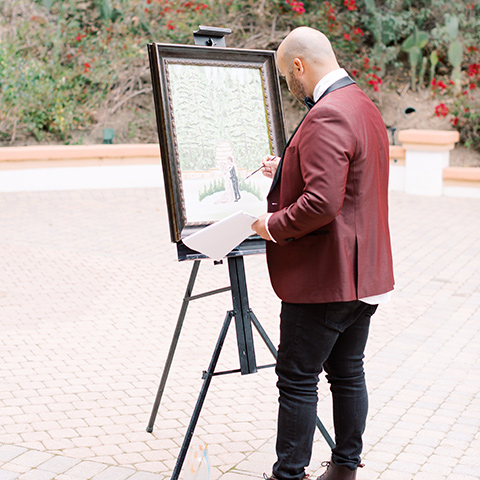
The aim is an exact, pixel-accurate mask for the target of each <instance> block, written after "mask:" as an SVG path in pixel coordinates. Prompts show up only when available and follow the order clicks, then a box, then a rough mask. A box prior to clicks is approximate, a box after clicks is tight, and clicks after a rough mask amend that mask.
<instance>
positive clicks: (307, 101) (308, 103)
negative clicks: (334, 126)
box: [303, 97, 315, 110]
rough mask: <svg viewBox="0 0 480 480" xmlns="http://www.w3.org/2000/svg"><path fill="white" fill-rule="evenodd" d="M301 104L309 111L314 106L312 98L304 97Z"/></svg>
mask: <svg viewBox="0 0 480 480" xmlns="http://www.w3.org/2000/svg"><path fill="white" fill-rule="evenodd" d="M303 103H305V105H306V106H307V108H308V109H309V110H310V109H311V108H312V107H313V106H314V105H315V102H314V101H313V99H312V98H310V97H305V98H304V99H303Z"/></svg>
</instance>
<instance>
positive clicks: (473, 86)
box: [468, 83, 477, 90]
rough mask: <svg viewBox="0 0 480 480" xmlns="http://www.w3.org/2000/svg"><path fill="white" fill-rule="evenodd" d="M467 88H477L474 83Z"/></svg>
mask: <svg viewBox="0 0 480 480" xmlns="http://www.w3.org/2000/svg"><path fill="white" fill-rule="evenodd" d="M468 88H469V89H470V90H474V89H475V88H477V85H476V84H475V83H471V84H470V85H469V86H468Z"/></svg>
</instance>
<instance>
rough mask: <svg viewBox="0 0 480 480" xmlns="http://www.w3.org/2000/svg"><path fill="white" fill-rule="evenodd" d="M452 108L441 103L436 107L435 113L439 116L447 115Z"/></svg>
mask: <svg viewBox="0 0 480 480" xmlns="http://www.w3.org/2000/svg"><path fill="white" fill-rule="evenodd" d="M449 112H450V110H449V109H448V107H447V106H446V105H445V104H444V103H440V105H437V106H436V107H435V115H436V116H437V117H444V118H445V117H446V116H447V115H448V114H449Z"/></svg>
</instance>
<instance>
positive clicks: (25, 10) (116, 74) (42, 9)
mask: <svg viewBox="0 0 480 480" xmlns="http://www.w3.org/2000/svg"><path fill="white" fill-rule="evenodd" d="M432 5H434V8H433V7H432ZM18 11H20V10H19V9H18V1H17V0H3V1H2V2H0V102H1V105H2V108H1V109H0V143H2V142H3V143H11V142H15V141H17V142H18V141H19V140H20V139H26V138H27V137H28V136H32V135H33V136H34V137H35V138H36V139H37V140H38V141H46V140H50V141H54V140H55V139H57V140H62V141H70V138H71V135H72V132H74V131H77V132H78V131H79V130H82V129H87V128H89V126H91V125H93V124H99V125H100V126H101V125H103V124H105V122H108V120H109V118H111V116H112V115H115V114H116V112H118V110H119V109H121V108H127V107H128V108H131V109H132V111H131V116H132V117H134V118H138V119H139V120H138V121H139V122H140V121H141V122H143V125H149V130H148V132H149V133H148V132H147V133H146V134H145V136H144V137H139V136H138V135H137V134H136V135H135V136H136V138H137V140H138V141H152V140H155V138H156V137H155V135H156V131H155V128H154V126H151V125H152V123H154V122H152V115H153V106H152V102H151V96H150V95H151V86H150V83H149V80H150V79H149V72H148V60H147V55H146V48H145V46H146V44H147V43H149V42H163V43H183V44H192V43H193V38H192V31H194V30H196V29H197V28H198V26H199V25H214V26H220V27H230V28H232V30H233V33H232V35H229V36H228V37H227V44H228V45H229V46H231V47H237V48H259V49H276V48H277V47H278V45H279V43H280V42H281V40H283V38H284V37H285V35H286V34H287V33H288V32H289V31H290V30H291V29H293V28H295V27H297V26H300V25H308V26H311V27H314V28H317V29H319V30H321V31H323V32H324V33H325V34H327V35H328V37H329V38H330V40H331V41H332V44H333V46H334V49H335V51H336V53H337V57H338V60H339V63H340V64H341V65H342V66H343V67H344V68H346V69H347V71H348V72H349V73H350V74H351V75H353V76H354V77H355V80H356V81H357V82H358V83H359V84H360V85H361V86H362V87H363V88H365V89H366V91H367V93H370V94H374V95H375V97H376V98H377V99H378V100H379V99H380V98H379V95H380V93H381V92H382V90H385V89H386V88H388V87H389V80H391V79H392V78H393V79H395V80H396V79H397V78H404V76H405V74H406V73H408V70H409V67H410V65H409V63H408V57H407V56H406V55H405V52H402V51H401V45H402V43H403V42H404V41H405V39H406V38H407V37H409V36H410V35H411V34H412V32H414V30H415V28H418V29H419V30H421V31H424V32H427V33H428V35H429V43H428V44H427V45H426V47H425V49H424V55H425V56H429V55H430V54H432V53H435V56H436V58H437V59H438V60H437V64H436V65H434V66H430V72H432V73H431V77H430V79H432V78H433V79H434V82H432V84H431V85H429V84H428V83H425V82H426V80H425V75H423V76H422V75H420V72H419V82H418V83H419V86H420V88H424V87H426V88H430V89H431V91H432V95H433V96H434V97H435V98H438V103H439V104H444V106H445V108H439V109H438V111H437V114H438V115H443V114H444V113H445V111H446V110H445V109H448V113H447V114H446V115H447V118H451V119H452V125H453V126H455V127H456V128H459V129H460V128H461V129H463V131H464V132H467V130H468V131H469V132H474V131H476V130H475V128H473V127H471V125H472V124H475V122H477V123H478V119H477V117H476V110H475V109H476V108H477V104H476V103H475V102H476V100H475V99H476V98H478V87H479V86H480V84H479V82H478V76H479V71H480V57H479V55H480V52H479V50H478V44H479V43H480V4H478V2H447V0H435V2H434V4H432V2H430V1H427V0H418V1H417V2H412V1H411V0H385V1H382V2H380V1H379V0H318V1H313V0H302V1H300V0H270V1H264V0H263V1H258V0H135V1H134V0H121V1H116V2H114V1H113V0H85V1H83V2H74V1H69V2H65V1H60V0H22V8H21V11H22V14H21V15H19V14H18ZM446 14H449V15H454V16H456V18H458V22H459V29H458V30H459V36H458V39H459V40H461V41H462V44H463V46H464V48H463V56H464V57H463V58H464V62H463V64H462V69H461V78H462V79H463V80H462V85H461V87H460V84H459V82H457V85H452V83H451V82H450V78H451V72H452V65H451V64H450V63H449V58H448V49H449V47H450V44H449V42H450V40H448V38H449V37H448V35H447V32H446V30H445V28H446V27H445V19H444V16H445V15H446ZM465 59H467V61H465ZM420 77H421V78H420ZM459 89H460V94H459V92H458V90H459ZM465 92H466V93H465ZM142 94H148V95H149V100H150V101H149V102H148V104H149V108H150V110H147V108H146V107H145V108H144V109H143V110H142V108H140V107H138V104H139V103H140V102H139V99H140V98H143V97H140V95H142ZM145 98H146V97H145ZM287 98H288V97H287ZM134 103H135V105H134V106H131V105H132V104H134ZM144 103H145V104H146V103H147V102H146V100H145V102H144ZM132 121H133V120H132ZM135 121H136V120H135ZM129 129H130V127H129ZM134 129H135V128H134V126H132V130H134ZM145 129H146V127H145ZM129 131H130V130H129ZM148 135H151V136H150V137H148ZM461 135H462V138H464V139H466V140H465V141H466V142H468V144H469V145H475V142H474V141H473V140H472V141H471V140H469V139H471V137H472V135H473V133H469V134H467V133H461ZM117 139H118V140H120V139H119V138H118V137H117Z"/></svg>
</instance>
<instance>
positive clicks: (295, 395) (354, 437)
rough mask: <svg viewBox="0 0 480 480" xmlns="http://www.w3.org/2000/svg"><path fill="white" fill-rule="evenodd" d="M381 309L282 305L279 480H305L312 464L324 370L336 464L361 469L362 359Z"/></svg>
mask: <svg viewBox="0 0 480 480" xmlns="http://www.w3.org/2000/svg"><path fill="white" fill-rule="evenodd" d="M376 309H377V305H368V304H366V303H364V302H361V301H359V300H355V301H353V302H338V303H322V304H291V303H285V302H283V303H282V312H281V315H280V318H281V323H280V346H279V349H278V358H277V367H276V373H277V375H278V382H277V387H278V389H279V393H280V396H279V412H278V431H277V445H276V449H277V461H276V463H275V464H274V466H273V474H274V475H275V476H276V477H277V478H278V479H280V480H300V479H301V478H302V477H303V476H304V475H305V467H306V466H307V465H308V464H309V463H310V458H311V455H312V443H313V436H314V432H315V420H316V414H317V401H318V399H317V384H318V375H319V374H320V373H321V372H322V369H325V372H326V374H327V380H328V382H329V383H330V390H331V393H332V400H333V420H334V427H335V444H336V446H335V448H334V449H333V450H332V461H333V462H334V463H336V464H337V465H343V466H346V467H348V468H350V469H352V470H354V469H355V468H357V466H358V464H359V463H360V453H361V451H362V434H363V431H364V430H365V421H366V416H367V410H368V396H367V389H366V385H365V375H364V371H363V357H364V350H365V345H366V342H367V337H368V329H369V325H370V317H371V316H372V315H373V314H374V313H375V310H376Z"/></svg>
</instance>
